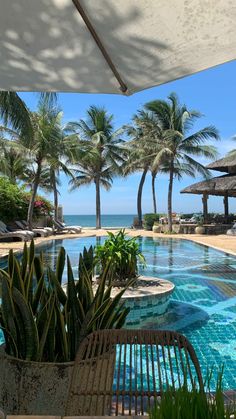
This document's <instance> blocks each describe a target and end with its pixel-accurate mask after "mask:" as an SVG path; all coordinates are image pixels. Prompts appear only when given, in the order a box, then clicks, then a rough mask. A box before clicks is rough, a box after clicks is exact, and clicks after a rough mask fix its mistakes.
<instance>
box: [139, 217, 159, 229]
mask: <svg viewBox="0 0 236 419" xmlns="http://www.w3.org/2000/svg"><path fill="white" fill-rule="evenodd" d="M159 218H160V216H159V214H144V217H143V227H144V228H145V230H151V229H152V227H153V224H154V222H158V221H159Z"/></svg>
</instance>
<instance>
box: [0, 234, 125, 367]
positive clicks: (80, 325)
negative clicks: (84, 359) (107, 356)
mask: <svg viewBox="0 0 236 419" xmlns="http://www.w3.org/2000/svg"><path fill="white" fill-rule="evenodd" d="M93 260H94V256H93V253H92V250H91V249H90V250H89V251H87V252H86V251H84V253H83V254H81V255H80V261H79V269H78V271H79V278H78V281H75V279H74V274H73V271H72V268H71V263H70V259H69V257H67V262H66V254H65V250H64V248H61V249H60V252H59V255H58V257H57V263H56V270H55V271H54V270H52V269H51V268H50V267H49V266H46V265H45V263H44V258H43V255H42V254H41V255H40V256H35V250H34V242H33V241H32V242H31V245H30V247H29V248H27V246H26V245H25V247H24V251H23V255H22V258H21V260H20V261H19V260H18V259H17V257H16V256H15V255H14V254H13V251H12V250H10V252H9V257H8V268H7V269H6V270H0V278H1V282H2V302H1V306H0V327H1V328H2V330H3V334H4V338H5V350H6V353H7V354H9V355H12V356H14V357H17V358H20V359H25V360H33V361H40V362H41V361H48V362H67V361H73V360H74V358H75V355H76V352H77V350H78V347H79V345H80V343H81V341H82V340H83V339H84V338H85V337H86V336H87V334H89V333H91V332H93V331H95V330H99V329H107V328H120V327H122V326H123V324H124V322H125V319H126V316H127V314H128V313H129V309H128V308H124V302H123V303H121V297H122V296H123V294H124V292H125V290H126V288H127V287H128V286H129V284H127V286H126V287H124V289H122V291H121V292H119V293H118V294H117V295H116V296H115V297H114V298H113V299H112V298H111V290H112V284H111V282H112V279H113V275H112V271H113V267H114V264H113V261H112V260H111V261H110V262H108V263H107V265H106V267H105V268H104V270H103V273H102V274H101V278H100V283H99V285H98V287H97V290H96V291H94V289H93V286H92V281H91V270H92V269H93ZM65 264H67V286H66V289H65V288H64V287H63V285H62V280H63V273H64V269H65Z"/></svg>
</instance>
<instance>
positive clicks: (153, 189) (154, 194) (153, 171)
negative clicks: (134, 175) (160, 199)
mask: <svg viewBox="0 0 236 419" xmlns="http://www.w3.org/2000/svg"><path fill="white" fill-rule="evenodd" d="M157 173H158V169H153V168H152V169H151V175H152V202H153V212H154V214H156V213H157V200H156V187H155V182H156V177H157Z"/></svg>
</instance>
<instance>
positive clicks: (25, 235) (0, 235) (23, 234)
mask: <svg viewBox="0 0 236 419" xmlns="http://www.w3.org/2000/svg"><path fill="white" fill-rule="evenodd" d="M30 233H32V234H30ZM33 237H34V234H33V232H28V231H21V230H20V231H19V230H15V231H10V230H9V229H8V228H7V226H6V224H4V223H3V222H2V221H0V239H14V238H16V239H20V240H22V241H28V240H32V238H33Z"/></svg>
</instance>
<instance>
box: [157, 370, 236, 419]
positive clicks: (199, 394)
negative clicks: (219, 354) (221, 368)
mask: <svg viewBox="0 0 236 419" xmlns="http://www.w3.org/2000/svg"><path fill="white" fill-rule="evenodd" d="M221 383H222V374H219V378H218V382H217V388H216V392H215V395H214V398H212V396H210V386H209V383H208V386H209V388H207V391H206V392H204V391H200V390H198V389H197V388H196V386H194V388H193V389H192V390H191V391H190V390H189V389H188V385H187V383H186V382H185V383H184V384H183V386H182V387H181V388H179V389H177V390H176V391H174V390H173V389H171V388H169V389H167V390H166V391H164V392H163V394H162V397H161V399H160V400H157V402H156V404H155V407H154V408H153V409H152V410H151V412H150V415H149V417H150V419H230V418H234V419H236V409H235V404H234V403H231V404H227V406H225V405H224V394H223V391H222V385H221ZM231 415H232V416H231Z"/></svg>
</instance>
